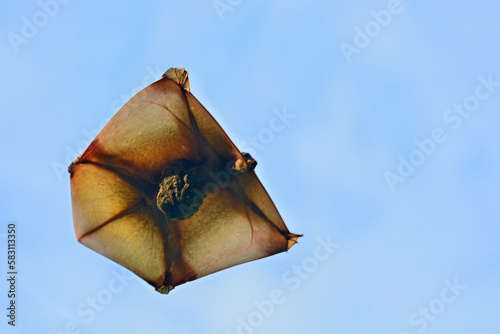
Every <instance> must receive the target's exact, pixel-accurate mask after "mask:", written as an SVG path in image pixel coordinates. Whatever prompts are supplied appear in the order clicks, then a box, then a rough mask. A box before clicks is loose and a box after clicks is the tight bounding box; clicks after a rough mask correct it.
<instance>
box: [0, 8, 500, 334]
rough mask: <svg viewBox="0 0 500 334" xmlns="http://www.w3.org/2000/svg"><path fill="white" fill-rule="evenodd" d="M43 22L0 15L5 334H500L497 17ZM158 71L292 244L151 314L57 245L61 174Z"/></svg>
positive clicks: (257, 13) (139, 14)
mask: <svg viewBox="0 0 500 334" xmlns="http://www.w3.org/2000/svg"><path fill="white" fill-rule="evenodd" d="M54 1H55V0H54ZM54 1H51V0H41V1H40V2H37V1H16V2H12V1H1V2H0V37H1V38H0V57H1V58H0V59H1V61H0V73H1V75H0V88H1V91H2V95H1V99H0V142H1V145H0V159H1V164H0V189H1V191H0V243H1V244H0V261H1V262H0V263H1V264H0V267H1V272H2V274H1V275H0V277H4V275H5V277H6V276H7V274H6V272H7V268H6V233H7V225H8V223H9V222H15V223H16V225H17V247H18V265H17V270H18V272H19V274H18V286H17V290H18V298H17V306H18V309H17V326H16V328H15V329H12V328H11V327H10V326H8V325H7V324H6V317H5V314H6V310H5V308H6V307H7V303H8V299H7V297H6V294H7V290H8V287H7V284H6V283H7V282H6V280H5V279H4V278H2V279H1V280H0V282H1V283H0V296H1V297H0V304H1V305H0V309H1V310H3V311H1V312H0V319H2V320H1V323H0V329H1V332H2V333H10V332H12V333H58V334H59V333H102V334H104V333H108V334H109V333H111V334H113V333H120V334H122V333H138V334H153V333H164V334H188V333H220V334H225V333H227V334H233V333H245V334H249V333H306V332H307V333H325V332H326V333H346V334H352V333H381V334H382V333H383V334H391V333H395V334H413V333H441V334H443V333H454V334H457V333H498V332H499V331H500V322H499V320H498V316H499V314H500V284H499V281H500V267H499V260H500V246H499V242H498V240H499V235H500V227H499V226H500V225H499V223H500V205H499V204H500V203H499V202H500V201H499V200H500V177H499V174H498V171H499V169H500V154H499V150H498V147H499V143H500V131H498V127H499V124H500V113H499V111H500V85H499V82H500V61H499V59H500V43H499V42H500V21H499V20H498V13H499V11H500V6H499V5H498V4H497V3H495V2H492V1H486V0H483V1H475V2H471V1H453V2H451V1H440V2H434V1H424V0H419V1H416V0H415V1H410V0H401V1H400V2H394V1H363V2H362V3H361V2H354V1H349V2H348V1H294V0H286V1H285V0H283V1H273V2H271V1H238V0H232V1H230V0H221V1H219V2H215V4H218V6H219V7H216V6H215V5H214V2H213V1H184V2H182V3H181V2H180V1H175V2H174V1H141V2H139V1H120V2H118V1H107V2H105V3H103V2H101V1H78V0H72V1H65V3H63V1H62V0H61V1H60V2H54ZM54 4H56V5H54ZM389 10H390V11H389ZM377 18H378V21H377ZM367 32H368V34H367ZM346 50H347V51H346ZM170 67H185V68H186V69H187V70H188V71H189V73H190V77H189V78H190V85H191V91H192V93H193V94H194V95H195V96H196V97H197V99H198V100H199V101H200V102H201V103H202V104H203V105H204V106H205V107H206V108H207V109H208V110H209V111H210V112H211V113H212V115H213V116H214V117H215V118H216V120H217V121H218V122H219V123H220V124H221V126H222V127H223V128H224V129H225V130H226V132H227V133H228V135H229V136H230V138H232V139H233V141H234V142H235V143H236V144H237V146H238V147H239V148H240V149H242V150H245V149H246V150H247V151H250V152H251V153H253V155H254V157H255V158H256V160H257V161H258V162H259V165H258V167H257V169H256V172H257V175H258V176H259V178H260V179H261V181H262V183H263V184H264V186H265V187H266V189H267V190H268V192H269V193H270V195H271V197H272V198H273V200H274V202H275V204H276V206H277V208H278V210H279V211H280V213H281V215H282V217H283V219H284V221H285V222H286V224H287V226H288V228H289V229H290V231H292V232H295V233H303V234H304V237H303V238H301V239H300V243H299V244H298V245H296V246H294V247H293V248H292V249H291V250H290V251H289V252H288V253H282V254H279V255H275V256H272V257H269V258H266V259H263V260H259V261H255V262H252V263H247V264H243V265H240V266H237V267H234V268H231V269H228V270H224V271H222V272H219V273H216V274H213V275H210V276H207V277H205V278H203V279H200V280H197V281H194V282H190V283H187V284H184V285H182V286H179V287H177V288H176V289H175V290H173V291H172V292H171V293H170V294H169V295H161V294H159V293H157V292H155V291H154V289H153V288H152V287H151V286H149V285H148V284H147V283H145V282H144V281H142V280H141V279H140V278H138V277H136V276H134V275H133V274H131V273H130V272H128V271H126V270H123V269H122V267H121V266H119V265H117V264H115V263H113V262H111V261H110V260H108V259H106V258H105V257H103V256H101V255H99V254H97V253H95V252H93V251H91V250H90V249H87V248H86V247H84V246H83V245H81V244H79V243H78V242H77V241H76V238H75V235H74V230H73V223H72V212H71V201H70V187H69V176H68V174H67V172H66V167H67V165H68V164H69V162H71V161H72V160H73V159H75V158H76V157H77V155H79V154H80V153H82V152H83V150H84V149H85V148H86V146H87V145H88V144H89V142H90V141H91V140H92V138H93V137H94V136H95V135H96V134H97V132H98V131H99V130H100V129H101V128H102V126H103V125H104V124H105V123H106V122H107V121H108V120H109V119H110V117H111V116H112V115H113V114H114V113H115V112H116V111H117V110H118V108H119V107H120V106H121V105H123V104H124V103H125V102H126V101H127V100H128V99H129V98H130V97H131V96H133V94H135V93H136V92H137V91H139V90H140V89H142V88H143V87H145V86H146V85H149V84H150V83H152V82H153V81H155V80H157V79H159V78H160V77H161V75H162V74H163V72H164V71H166V70H167V69H168V68H170ZM485 81H490V84H486V85H485V84H484V82H485ZM460 104H465V105H466V107H467V108H468V109H469V110H471V111H470V113H469V112H468V111H465V112H464V115H467V116H460V114H458V113H456V112H454V111H453V108H454V106H455V108H458V107H456V106H457V105H460ZM462 109H463V108H462ZM450 110H451V111H450ZM463 110H465V109H463ZM276 111H280V112H283V111H286V112H287V113H288V114H291V115H293V118H292V116H290V119H289V120H288V124H286V125H285V126H284V127H283V129H282V131H271V132H270V131H269V129H270V126H271V123H272V122H273V121H272V120H273V118H274V117H276V116H275V115H276ZM266 129H267V130H266ZM269 133H271V135H269ZM436 133H437V134H438V135H436ZM266 135H267V137H266ZM259 136H260V137H259ZM433 136H434V137H435V138H437V139H433ZM251 137H256V138H260V142H259V145H251V144H250V138H251ZM416 142H420V143H426V145H427V146H426V151H427V153H422V149H420V148H419V146H418V144H417V143H416ZM421 145H422V144H421ZM410 160H411V161H413V162H414V163H412V162H410ZM402 161H407V162H406V163H405V162H402ZM401 165H404V166H403V167H402V166H401ZM398 169H399V171H398ZM390 173H392V174H390ZM400 173H402V174H403V175H400ZM388 175H391V176H390V179H391V180H392V183H391V182H388V181H387V177H388ZM391 184H392V186H391ZM325 243H326V244H328V243H334V246H335V247H330V248H328V249H325V248H322V247H323V246H322V245H324V244H325ZM328 250H330V251H331V253H329V252H327V251H328ZM319 254H320V255H319ZM294 270H295V271H294ZM298 271H300V274H299V273H298ZM117 276H118V277H120V279H117V278H116V277H117ZM276 296H280V297H279V298H276ZM93 300H94V301H95V303H96V304H95V306H94V308H92V306H91V303H92V301H93ZM262 305H264V306H262ZM270 305H271V306H270Z"/></svg>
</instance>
